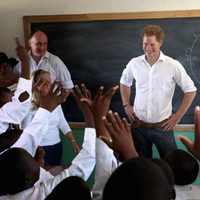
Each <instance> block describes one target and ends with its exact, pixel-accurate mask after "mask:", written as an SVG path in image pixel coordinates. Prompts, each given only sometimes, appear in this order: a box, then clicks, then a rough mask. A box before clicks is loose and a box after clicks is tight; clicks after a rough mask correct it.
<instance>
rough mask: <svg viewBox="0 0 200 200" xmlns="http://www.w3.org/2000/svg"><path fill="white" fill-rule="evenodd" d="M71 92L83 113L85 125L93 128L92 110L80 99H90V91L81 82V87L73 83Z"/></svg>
mask: <svg viewBox="0 0 200 200" xmlns="http://www.w3.org/2000/svg"><path fill="white" fill-rule="evenodd" d="M71 94H72V96H73V97H74V99H75V101H76V104H77V106H78V108H79V110H80V111H81V112H82V113H83V115H84V119H85V126H86V127H93V128H94V127H95V125H94V119H93V115H92V112H91V110H90V108H89V107H88V106H87V104H86V103H85V102H83V101H81V100H80V99H82V98H85V99H88V100H90V101H91V93H90V91H89V90H88V89H87V88H86V87H85V85H84V84H81V87H79V86H78V85H75V87H74V90H72V91H71Z"/></svg>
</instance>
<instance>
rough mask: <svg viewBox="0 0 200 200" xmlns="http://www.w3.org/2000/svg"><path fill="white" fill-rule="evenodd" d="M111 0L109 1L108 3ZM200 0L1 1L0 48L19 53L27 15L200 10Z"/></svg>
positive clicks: (12, 53) (11, 54)
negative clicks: (17, 39)
mask: <svg viewBox="0 0 200 200" xmlns="http://www.w3.org/2000/svg"><path fill="white" fill-rule="evenodd" d="M108 2H109V3H108ZM198 9H200V1H199V0H0V27H1V28H0V30H1V34H0V51H4V52H6V53H7V55H8V56H15V51H14V48H15V44H14V40H13V38H14V36H16V35H18V36H19V37H20V40H21V41H22V43H24V34H23V19H22V17H23V16H24V15H55V14H84V13H112V12H145V11H169V10H198Z"/></svg>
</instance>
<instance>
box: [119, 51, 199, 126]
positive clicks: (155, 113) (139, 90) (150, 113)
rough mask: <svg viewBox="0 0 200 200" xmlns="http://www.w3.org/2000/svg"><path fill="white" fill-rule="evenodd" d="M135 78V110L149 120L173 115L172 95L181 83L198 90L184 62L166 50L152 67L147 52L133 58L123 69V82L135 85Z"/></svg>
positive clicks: (190, 90) (183, 88)
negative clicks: (167, 54)
mask: <svg viewBox="0 0 200 200" xmlns="http://www.w3.org/2000/svg"><path fill="white" fill-rule="evenodd" d="M133 80H135V89H136V93H135V94H136V95H135V100H134V105H133V108H134V112H135V113H136V115H137V117H138V118H139V119H140V120H143V121H145V122H152V123H156V122H160V121H162V120H164V119H166V118H168V117H170V116H171V114H172V98H173V95H174V91H175V86H176V84H178V85H179V86H180V87H181V89H182V91H183V92H184V93H187V92H194V91H196V90H197V89H196V87H195V86H194V83H193V81H192V80H191V78H190V77H189V76H188V74H187V73H186V71H185V69H184V68H183V66H182V65H181V63H180V62H178V61H177V60H174V59H172V58H170V57H168V56H166V55H164V54H163V53H162V52H160V57H159V59H158V61H157V62H156V63H155V64H154V65H152V66H150V65H149V63H148V62H147V61H146V59H145V55H142V56H139V57H136V58H133V59H132V60H130V62H129V63H128V64H127V66H126V68H125V69H124V70H123V73H122V76H121V79H120V83H121V84H123V85H126V86H128V87H131V86H132V84H133Z"/></svg>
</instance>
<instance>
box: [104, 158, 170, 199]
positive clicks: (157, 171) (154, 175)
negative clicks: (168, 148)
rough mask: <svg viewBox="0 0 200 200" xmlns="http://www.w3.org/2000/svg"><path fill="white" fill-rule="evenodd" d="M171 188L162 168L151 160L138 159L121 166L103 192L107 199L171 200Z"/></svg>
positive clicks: (112, 175)
mask: <svg viewBox="0 0 200 200" xmlns="http://www.w3.org/2000/svg"><path fill="white" fill-rule="evenodd" d="M171 198H172V194H171V187H170V185H169V182H168V180H167V177H166V175H165V174H164V172H163V171H162V170H161V168H160V167H159V166H158V165H157V164H155V163H153V162H152V161H151V160H150V159H147V158H144V157H137V158H133V159H130V160H128V161H126V162H124V163H123V164H122V165H120V166H119V167H118V168H117V169H116V170H115V171H114V172H113V173H112V174H111V176H110V178H109V179H108V181H107V183H106V185H105V187H104V192H103V200H107V199H109V200H110V199H115V200H117V199H140V200H144V199H151V200H158V199H162V200H171Z"/></svg>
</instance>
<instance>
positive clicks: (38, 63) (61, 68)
mask: <svg viewBox="0 0 200 200" xmlns="http://www.w3.org/2000/svg"><path fill="white" fill-rule="evenodd" d="M28 45H29V47H30V51H29V56H30V71H31V72H33V71H35V70H37V69H43V70H45V71H48V72H49V73H50V75H51V80H52V81H54V80H55V79H57V80H58V81H59V82H61V83H62V84H63V86H64V87H65V88H68V89H71V88H73V87H74V84H73V82H72V80H71V75H70V72H69V70H68V69H67V67H66V65H65V64H64V63H63V61H62V60H61V59H60V58H59V57H58V56H55V55H53V54H51V53H50V52H48V50H47V48H48V38H47V35H46V34H45V33H44V32H43V31H41V30H36V31H35V32H33V33H32V34H31V36H30V39H29V41H28ZM14 71H15V72H17V73H18V74H20V73H21V63H19V64H18V65H16V66H15V69H14Z"/></svg>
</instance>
